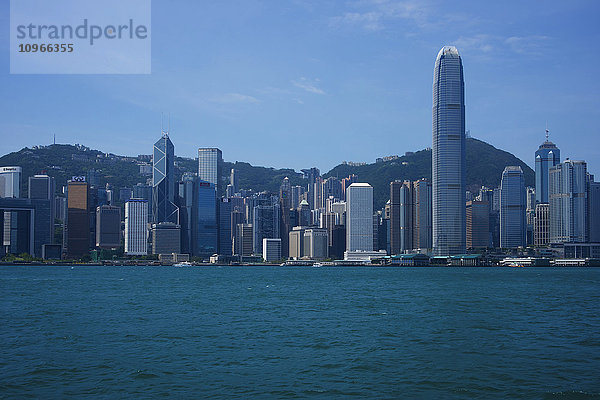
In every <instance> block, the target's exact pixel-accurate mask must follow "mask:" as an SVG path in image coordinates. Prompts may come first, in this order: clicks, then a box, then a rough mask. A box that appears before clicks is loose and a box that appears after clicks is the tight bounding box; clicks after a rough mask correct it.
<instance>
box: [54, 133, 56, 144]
mask: <svg viewBox="0 0 600 400" xmlns="http://www.w3.org/2000/svg"><path fill="white" fill-rule="evenodd" d="M53 144H56V133H55V134H54V143H53Z"/></svg>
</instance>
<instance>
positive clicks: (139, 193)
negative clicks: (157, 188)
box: [132, 167, 152, 221]
mask: <svg viewBox="0 0 600 400" xmlns="http://www.w3.org/2000/svg"><path fill="white" fill-rule="evenodd" d="M151 168H152V167H151ZM150 171H152V169H151V170H150ZM132 196H133V197H132V198H134V199H144V200H146V204H147V206H148V221H150V219H151V218H152V186H150V185H146V184H143V183H138V184H137V185H135V186H134V187H133V195H132Z"/></svg>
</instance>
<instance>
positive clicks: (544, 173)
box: [535, 129, 560, 203]
mask: <svg viewBox="0 0 600 400" xmlns="http://www.w3.org/2000/svg"><path fill="white" fill-rule="evenodd" d="M558 164H560V150H559V149H558V147H556V145H555V144H554V143H552V142H551V141H550V140H548V130H547V129H546V140H545V141H544V143H542V144H541V145H540V147H539V148H538V149H537V151H536V152H535V200H536V202H537V203H548V202H550V200H549V193H550V191H549V182H550V181H549V174H550V168H552V167H554V166H555V165H558Z"/></svg>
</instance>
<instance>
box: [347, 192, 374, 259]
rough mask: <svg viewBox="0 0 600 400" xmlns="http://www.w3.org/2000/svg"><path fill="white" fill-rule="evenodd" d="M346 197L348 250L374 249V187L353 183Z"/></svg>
mask: <svg viewBox="0 0 600 400" xmlns="http://www.w3.org/2000/svg"><path fill="white" fill-rule="evenodd" d="M346 197H347V199H348V200H347V202H346V207H347V208H346V238H347V239H346V250H347V251H349V252H352V251H373V187H372V186H371V185H369V184H368V183H353V184H351V185H350V186H349V187H348V189H347V190H346Z"/></svg>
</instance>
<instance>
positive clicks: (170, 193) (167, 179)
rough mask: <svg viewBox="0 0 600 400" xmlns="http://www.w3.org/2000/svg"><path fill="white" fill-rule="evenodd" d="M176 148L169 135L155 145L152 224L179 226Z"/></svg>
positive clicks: (163, 136) (165, 134)
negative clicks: (164, 223) (176, 199)
mask: <svg viewBox="0 0 600 400" xmlns="http://www.w3.org/2000/svg"><path fill="white" fill-rule="evenodd" d="M174 169H175V147H174V146H173V143H172V142H171V139H169V135H168V134H167V133H163V135H162V137H161V138H160V139H159V140H158V141H157V142H156V143H154V155H153V159H152V222H154V223H155V224H158V223H160V222H172V223H174V224H179V209H178V208H177V206H176V205H175V176H174Z"/></svg>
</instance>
